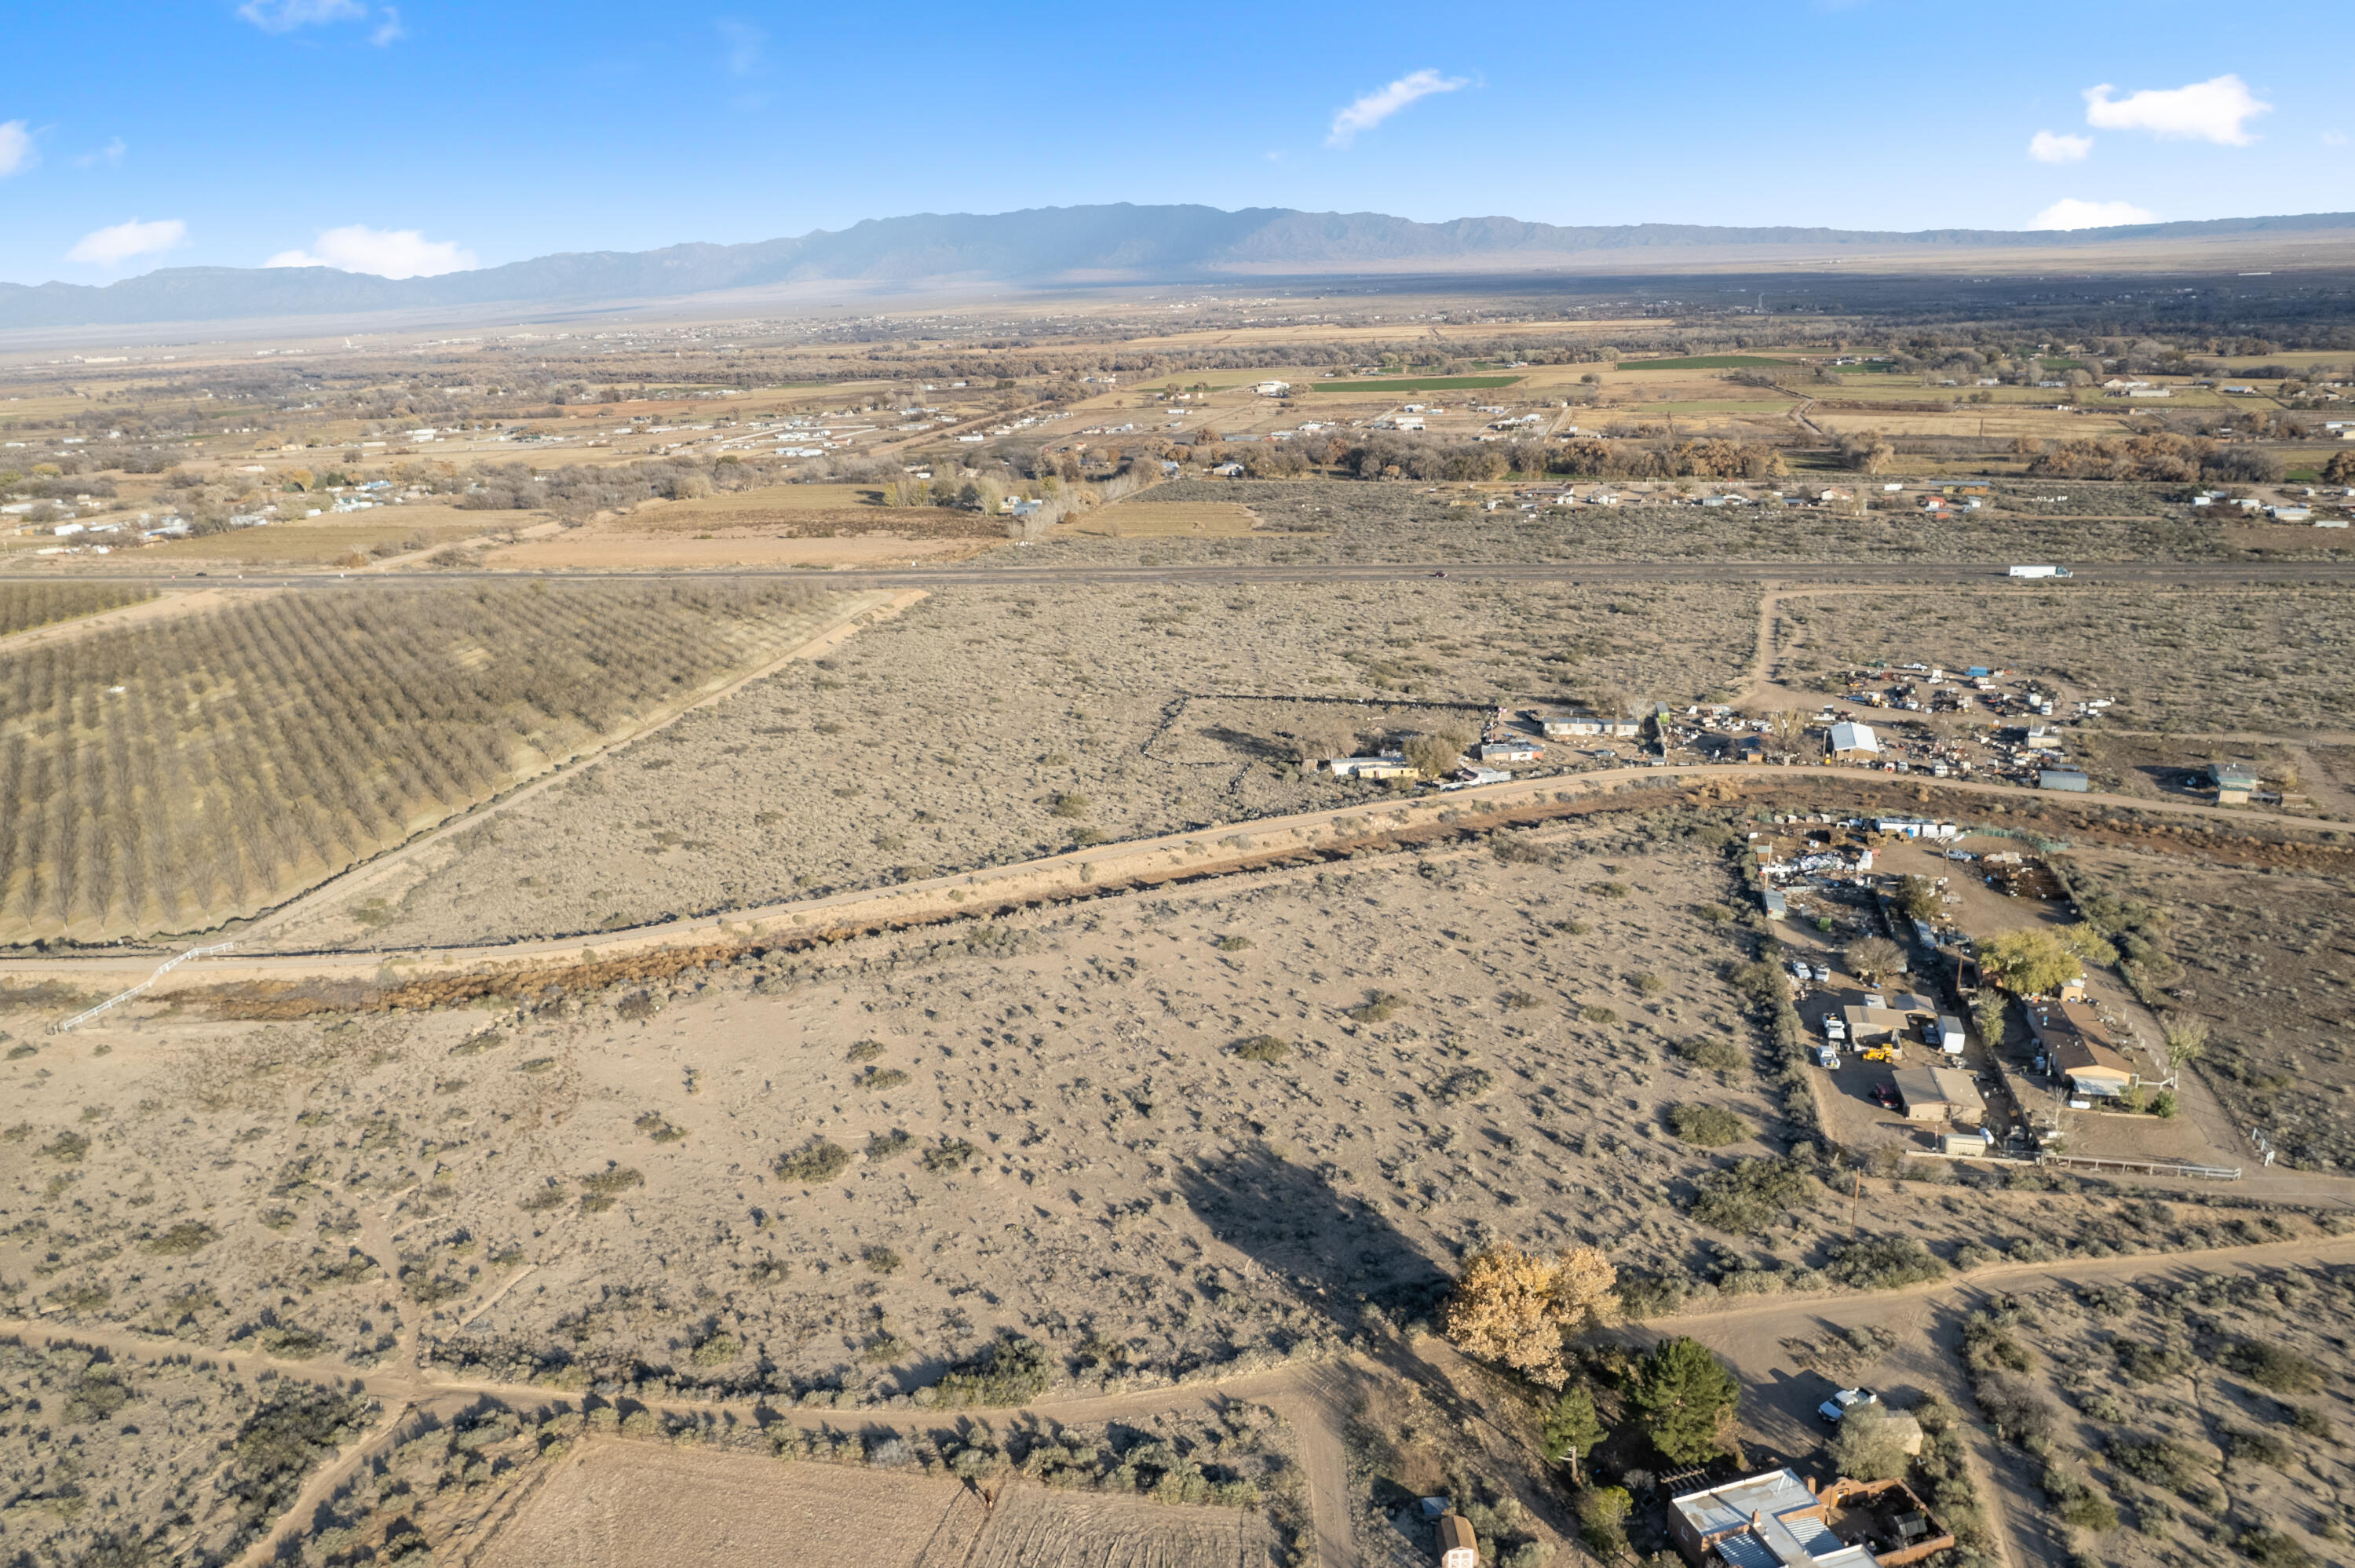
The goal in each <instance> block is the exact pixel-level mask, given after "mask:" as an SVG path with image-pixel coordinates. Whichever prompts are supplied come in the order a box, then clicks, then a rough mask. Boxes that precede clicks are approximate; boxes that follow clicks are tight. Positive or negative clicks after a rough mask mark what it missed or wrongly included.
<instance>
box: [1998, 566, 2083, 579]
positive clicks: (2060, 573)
mask: <svg viewBox="0 0 2355 1568" xmlns="http://www.w3.org/2000/svg"><path fill="white" fill-rule="evenodd" d="M2011 575H2012V576H2013V577H2067V576H2068V575H2069V568H2068V567H2012V568H2011Z"/></svg>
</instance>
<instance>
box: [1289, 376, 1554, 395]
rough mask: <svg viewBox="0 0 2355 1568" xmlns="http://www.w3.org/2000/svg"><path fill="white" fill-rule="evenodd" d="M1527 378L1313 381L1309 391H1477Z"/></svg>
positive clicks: (1413, 378)
mask: <svg viewBox="0 0 2355 1568" xmlns="http://www.w3.org/2000/svg"><path fill="white" fill-rule="evenodd" d="M1525 379H1527V377H1525V376H1408V377H1406V378H1404V379H1402V380H1389V379H1384V380H1380V381H1312V382H1310V383H1309V384H1308V389H1309V390H1310V391H1311V392H1477V391H1481V390H1484V389H1487V388H1489V387H1510V386H1513V385H1514V384H1516V383H1517V382H1519V381H1522V380H1525Z"/></svg>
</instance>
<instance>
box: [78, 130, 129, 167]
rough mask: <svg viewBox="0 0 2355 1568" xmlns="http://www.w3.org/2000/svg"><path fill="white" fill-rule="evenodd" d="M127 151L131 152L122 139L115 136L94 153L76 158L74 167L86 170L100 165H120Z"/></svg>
mask: <svg viewBox="0 0 2355 1568" xmlns="http://www.w3.org/2000/svg"><path fill="white" fill-rule="evenodd" d="M129 151H131V148H130V147H129V145H128V144H126V143H124V142H123V138H122V137H120V136H117V137H116V138H115V139H114V140H113V141H112V142H109V143H107V144H106V145H105V146H103V147H101V148H99V149H98V150H97V151H96V152H92V153H84V154H81V156H80V157H78V158H76V159H75V160H74V166H75V167H76V168H80V169H87V168H91V167H94V166H96V165H97V164H121V163H122V162H123V154H125V153H127V152H129Z"/></svg>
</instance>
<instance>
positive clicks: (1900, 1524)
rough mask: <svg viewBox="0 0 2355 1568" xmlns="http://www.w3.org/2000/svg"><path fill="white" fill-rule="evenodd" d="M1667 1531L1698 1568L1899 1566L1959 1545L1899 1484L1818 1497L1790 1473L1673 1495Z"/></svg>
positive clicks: (1836, 1489) (1843, 1485) (1861, 1485)
mask: <svg viewBox="0 0 2355 1568" xmlns="http://www.w3.org/2000/svg"><path fill="white" fill-rule="evenodd" d="M1668 1537H1669V1539H1670V1540H1672V1541H1674V1542H1676V1543H1677V1550H1678V1551H1679V1552H1682V1553H1683V1554H1684V1556H1685V1560H1686V1561H1687V1562H1689V1563H1692V1564H1693V1568H1873V1565H1875V1564H1878V1565H1879V1568H1898V1565H1899V1564H1902V1563H1915V1562H1919V1561H1920V1560H1922V1559H1923V1558H1924V1557H1928V1556H1930V1555H1932V1554H1933V1553H1935V1552H1944V1551H1945V1550H1946V1549H1947V1548H1948V1547H1950V1546H1952V1545H1954V1543H1955V1538H1954V1536H1953V1535H1952V1534H1950V1533H1948V1532H1946V1531H1941V1530H1939V1529H1938V1527H1937V1525H1936V1523H1935V1522H1934V1520H1932V1519H1931V1518H1930V1512H1929V1510H1928V1509H1927V1508H1926V1507H1924V1506H1923V1502H1922V1500H1921V1499H1919V1498H1917V1497H1916V1496H1914V1495H1913V1490H1912V1489H1910V1488H1908V1487H1907V1486H1906V1485H1905V1483H1904V1482H1902V1481H1850V1480H1838V1481H1834V1482H1833V1483H1832V1484H1831V1485H1830V1486H1828V1487H1827V1488H1824V1489H1822V1491H1821V1492H1820V1493H1818V1491H1817V1488H1816V1484H1815V1482H1814V1481H1812V1480H1802V1479H1800V1478H1799V1476H1798V1474H1797V1473H1796V1471H1793V1470H1789V1469H1781V1470H1769V1471H1767V1472H1765V1473H1764V1474H1763V1475H1756V1476H1748V1477H1744V1478H1742V1479H1740V1480H1735V1481H1728V1482H1726V1483H1725V1484H1723V1485H1722V1486H1716V1487H1708V1488H1704V1489H1700V1490H1699V1491H1688V1492H1682V1493H1678V1494H1677V1495H1675V1496H1672V1497H1671V1498H1670V1499H1669V1500H1668Z"/></svg>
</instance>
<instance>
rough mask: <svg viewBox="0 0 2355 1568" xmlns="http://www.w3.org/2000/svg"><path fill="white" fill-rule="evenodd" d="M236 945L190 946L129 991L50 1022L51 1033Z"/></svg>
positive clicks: (82, 1021) (71, 1026) (77, 1023)
mask: <svg viewBox="0 0 2355 1568" xmlns="http://www.w3.org/2000/svg"><path fill="white" fill-rule="evenodd" d="M236 946H237V944H236V943H235V942H217V943H215V944H214V945H213V946H211V947H209V948H189V949H188V950H187V951H186V952H185V953H182V954H181V955H180V956H179V957H178V958H176V959H165V960H164V961H163V963H162V964H161V965H159V966H157V968H156V970H155V973H154V974H152V975H149V976H148V977H147V978H146V979H145V980H141V981H140V982H139V983H138V984H137V985H134V986H133V987H132V988H131V989H130V990H129V991H118V992H116V993H115V994H114V995H112V996H110V997H108V998H107V999H106V1000H105V1001H101V1002H100V1003H99V1004H98V1005H97V1006H96V1007H91V1008H85V1009H83V1010H82V1011H81V1012H77V1013H75V1014H74V1015H73V1016H72V1017H71V1018H69V1019H66V1020H65V1021H64V1022H59V1023H52V1024H50V1025H49V1033H52V1034H63V1033H65V1032H66V1031H67V1030H69V1029H74V1028H78V1027H80V1025H82V1024H85V1023H88V1022H90V1021H91V1019H93V1018H96V1017H97V1016H98V1015H99V1014H100V1013H101V1012H105V1011H106V1010H107V1009H109V1008H111V1007H113V1006H114V1005H116V1004H117V1003H118V1002H124V1001H130V1000H131V999H132V998H133V997H134V996H137V995H138V994H139V993H140V992H141V991H145V990H146V989H147V988H148V987H149V986H151V985H154V984H155V982H156V981H157V980H162V979H163V978H164V977H165V975H167V974H170V973H171V972H172V971H173V970H174V969H178V968H179V967H180V966H181V965H182V964H185V963H186V962H187V961H188V960H189V959H201V958H203V957H204V956H205V955H206V954H207V953H226V952H228V951H229V949H230V948H234V947H236Z"/></svg>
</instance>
